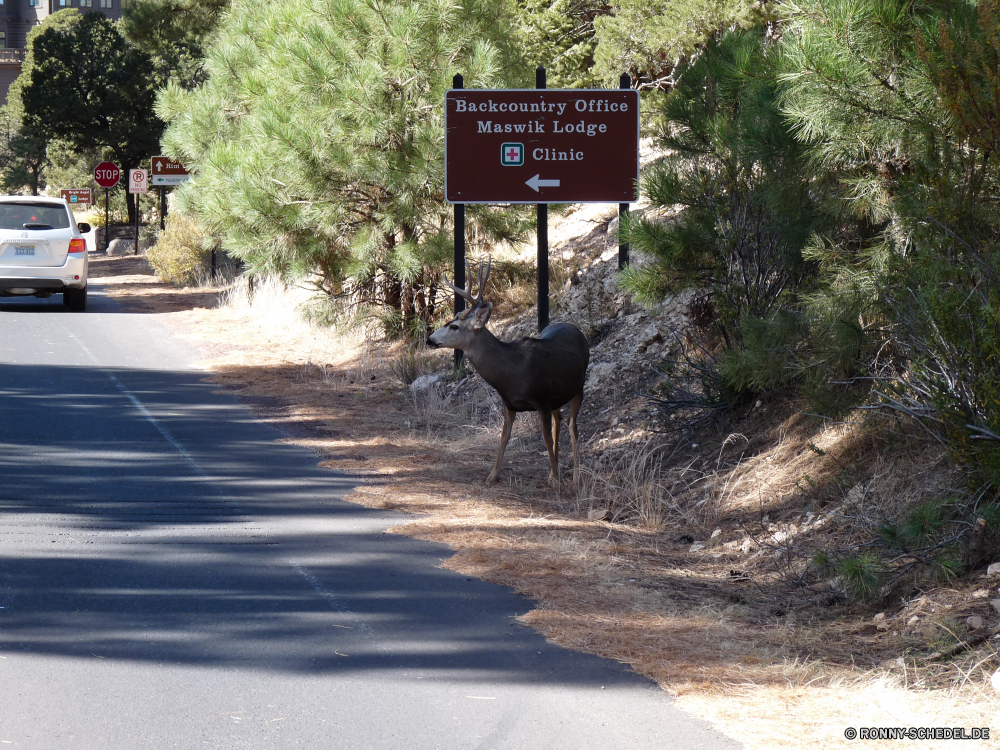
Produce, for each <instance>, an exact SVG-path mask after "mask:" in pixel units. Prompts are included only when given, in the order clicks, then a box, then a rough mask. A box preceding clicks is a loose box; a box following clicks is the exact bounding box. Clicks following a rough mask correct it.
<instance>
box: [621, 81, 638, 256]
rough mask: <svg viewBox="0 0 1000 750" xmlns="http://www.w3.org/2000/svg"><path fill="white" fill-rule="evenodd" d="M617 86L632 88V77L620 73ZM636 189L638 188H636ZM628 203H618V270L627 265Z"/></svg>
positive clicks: (626, 88)
mask: <svg viewBox="0 0 1000 750" xmlns="http://www.w3.org/2000/svg"><path fill="white" fill-rule="evenodd" d="M618 88H620V89H625V90H626V91H631V90H632V78H631V76H629V74H628V73H622V77H621V78H619V79H618ZM636 189H637V190H638V188H636ZM628 209H629V204H628V203H619V204H618V270H619V271H621V270H623V269H624V268H625V266H627V265H628V243H627V242H623V241H622V237H623V236H624V232H623V228H622V225H623V224H625V223H627V222H628Z"/></svg>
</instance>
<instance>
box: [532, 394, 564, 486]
mask: <svg viewBox="0 0 1000 750" xmlns="http://www.w3.org/2000/svg"><path fill="white" fill-rule="evenodd" d="M560 418H561V415H560V413H559V410H558V409H557V410H556V411H551V410H549V409H544V410H542V409H539V410H538V422H539V425H540V426H541V428H542V440H544V441H545V449H546V450H547V451H548V452H549V467H550V471H549V484H550V485H553V484H558V483H559V453H558V451H559V447H558V445H559V442H558V441H559V420H560Z"/></svg>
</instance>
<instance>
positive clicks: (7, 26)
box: [0, 0, 128, 104]
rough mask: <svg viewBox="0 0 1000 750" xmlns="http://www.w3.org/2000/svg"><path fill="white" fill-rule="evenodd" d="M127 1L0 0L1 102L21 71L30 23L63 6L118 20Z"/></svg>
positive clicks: (31, 25) (3, 101) (0, 102)
mask: <svg viewBox="0 0 1000 750" xmlns="http://www.w3.org/2000/svg"><path fill="white" fill-rule="evenodd" d="M126 5H128V0H0V104H6V103H7V90H8V89H9V88H10V85H11V84H12V83H14V81H15V80H16V79H17V77H18V76H19V75H20V74H21V63H23V62H24V43H25V39H26V38H27V36H28V32H29V31H31V28H32V27H33V26H36V25H37V24H39V23H41V21H42V19H44V18H46V17H48V16H50V15H52V14H53V13H56V12H58V11H60V10H66V8H76V9H78V10H79V11H80V12H81V13H89V12H91V11H98V12H100V13H103V14H104V15H106V16H107V17H108V18H110V19H112V20H117V19H118V18H121V15H122V7H123V6H126Z"/></svg>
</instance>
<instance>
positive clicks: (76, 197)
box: [60, 188, 94, 206]
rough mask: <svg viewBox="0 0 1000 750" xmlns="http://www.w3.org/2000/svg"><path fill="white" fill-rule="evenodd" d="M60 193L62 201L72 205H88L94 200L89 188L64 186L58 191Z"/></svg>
mask: <svg viewBox="0 0 1000 750" xmlns="http://www.w3.org/2000/svg"><path fill="white" fill-rule="evenodd" d="M60 195H61V196H62V199H63V200H64V201H66V202H67V203H69V204H70V205H73V206H76V205H78V204H87V205H89V204H91V203H93V202H94V201H93V197H92V196H91V193H90V188H68V189H66V188H64V189H63V190H61V191H60Z"/></svg>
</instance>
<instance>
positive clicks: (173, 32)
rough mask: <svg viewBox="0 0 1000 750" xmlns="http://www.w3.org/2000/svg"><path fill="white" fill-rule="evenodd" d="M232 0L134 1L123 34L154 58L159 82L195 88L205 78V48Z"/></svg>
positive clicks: (127, 8)
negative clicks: (171, 82) (170, 82)
mask: <svg viewBox="0 0 1000 750" xmlns="http://www.w3.org/2000/svg"><path fill="white" fill-rule="evenodd" d="M228 7H229V0H132V2H130V3H128V5H126V6H125V9H124V13H123V14H122V18H121V21H120V22H119V23H120V26H121V32H122V35H123V36H124V37H125V38H126V39H128V40H129V41H130V42H131V43H132V44H134V45H135V46H136V47H138V48H140V49H143V50H145V51H146V52H147V53H149V54H150V55H151V56H152V58H153V63H154V68H155V70H156V79H157V83H158V85H160V86H162V85H163V84H165V83H166V82H167V81H168V80H173V81H175V82H176V83H177V84H178V85H179V86H181V87H182V88H186V89H189V88H194V87H195V86H197V85H198V84H199V83H202V82H203V81H204V80H205V71H204V58H205V50H206V48H207V47H208V45H209V44H210V43H211V40H212V38H213V37H214V35H215V30H216V28H217V26H218V24H219V19H220V17H221V16H222V13H223V11H225V9H226V8H228Z"/></svg>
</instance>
